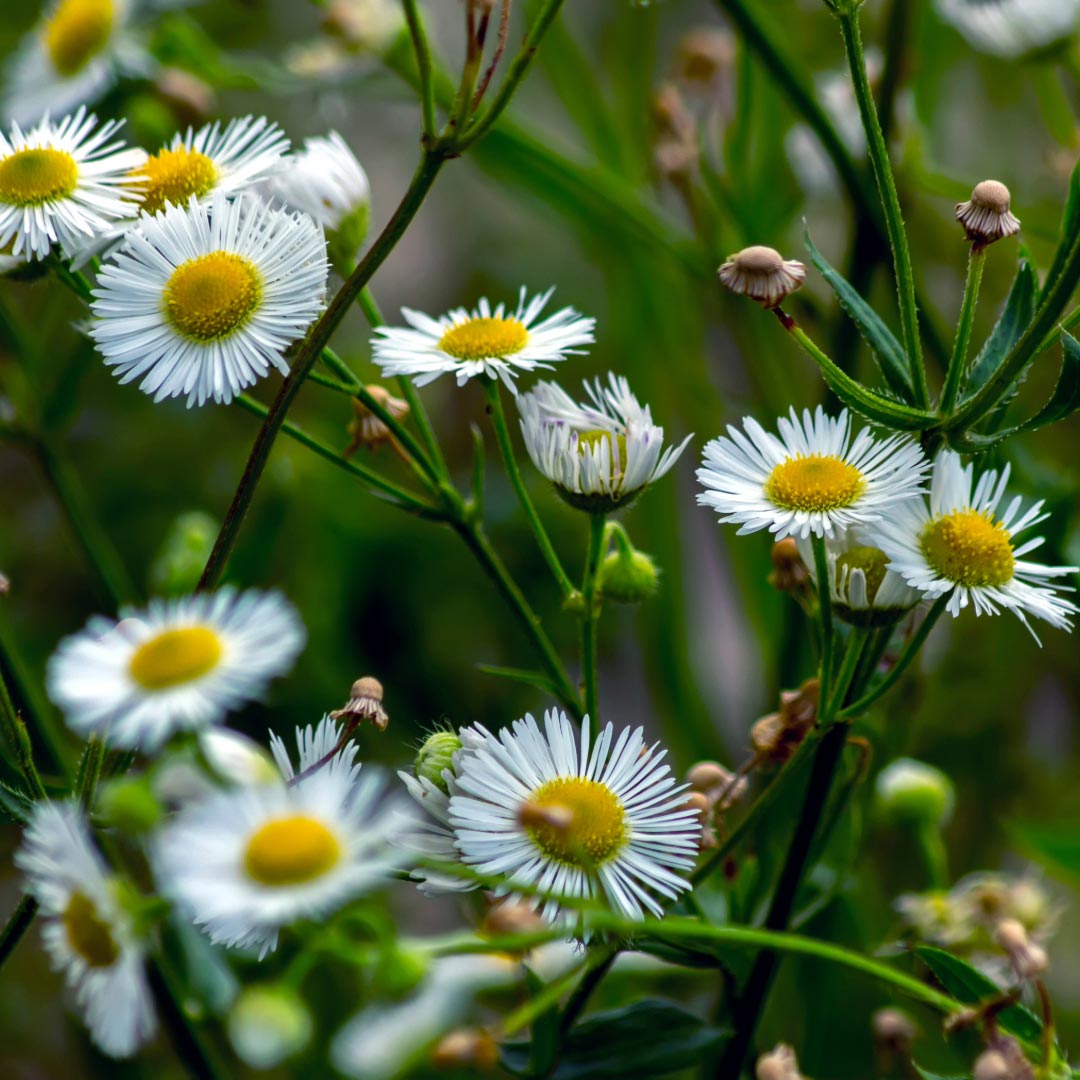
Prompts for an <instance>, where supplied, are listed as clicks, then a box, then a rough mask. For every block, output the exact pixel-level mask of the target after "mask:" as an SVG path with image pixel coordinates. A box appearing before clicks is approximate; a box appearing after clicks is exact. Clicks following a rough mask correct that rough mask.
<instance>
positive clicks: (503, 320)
mask: <svg viewBox="0 0 1080 1080" xmlns="http://www.w3.org/2000/svg"><path fill="white" fill-rule="evenodd" d="M553 292H554V289H549V290H548V291H547V292H546V293H540V294H538V295H536V296H534V297H532V298H531V299H529V298H528V297H527V294H526V291H525V289H524V287H522V290H521V295H520V297H519V299H518V306H517V308H516V309H508V308H507V307H506V305H504V304H498V305H496V306H495V307H492V306H491V304H490V303H489V302H488V300H487V299H486V298H484V299H482V300H481V301H480V303H479V304H478V305H477V306H476V308H475V309H474V310H472V311H468V310H466V309H465V308H455V309H454V310H453V311H451V312H448V313H447V314H446V315H441V316H440V317H439V318H438V319H433V318H431V317H430V316H428V315H424V314H423V313H422V312H419V311H413V310H412V309H410V308H403V309H402V312H401V314H402V315H403V316H404V318H405V321H406V322H407V323H408V324H409V328H408V329H406V328H405V327H397V326H381V327H379V328H378V330H376V335H377V336H376V338H375V342H374V355H373V359H374V361H375V363H376V364H378V366H379V367H380V368H381V369H382V372H383V374H384V375H404V376H406V377H407V378H410V379H412V380H413V382H414V383H416V385H417V386H426V385H427V384H428V383H430V382H434V381H435V380H436V379H437V378H439V376H440V375H453V376H454V378H455V379H456V380H457V384H458V386H464V385H465V383H467V382H468V381H469V380H470V379H475V378H477V377H478V376H484V377H487V378H489V379H496V378H497V379H501V380H502V381H503V383H505V385H506V386H507V388H508V389H509V390H510V391H511V392H512V393H516V392H517V387H516V384H515V383H514V380H515V379H516V378H517V376H518V375H519V374H520V373H521V372H522V371H535V370H537V369H538V368H550V367H551V365H552V364H553V363H556V362H558V361H560V360H565V359H566V357H567V356H571V355H574V354H577V353H581V352H584V349H583V348H582V346H584V345H591V344H592V342H593V340H594V339H593V328H594V326H595V325H596V320H595V319H589V318H584V317H583V316H581V315H579V314H578V313H577V312H576V311H575V310H574V309H573V308H570V307H566V308H562V309H561V310H560V311H557V312H555V314H554V315H549V316H547V318H543V319H542V318H541V315H542V314H543V311H544V308H545V307H546V306H547V303H548V301H549V300H550V299H551V294H552V293H553Z"/></svg>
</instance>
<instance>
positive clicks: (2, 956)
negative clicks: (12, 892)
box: [0, 896, 38, 968]
mask: <svg viewBox="0 0 1080 1080" xmlns="http://www.w3.org/2000/svg"><path fill="white" fill-rule="evenodd" d="M37 913H38V902H37V901H36V900H35V899H34V898H33V897H32V896H24V897H23V898H22V899H21V900H20V901H19V902H18V903H17V904H16V905H15V910H14V911H13V912H12V913H11V915H10V916H9V918H8V921H7V922H6V923H4V928H3V929H2V930H0V968H2V967H3V966H4V965H5V964H6V963H7V962H8V960H9V959H10V958H11V954H12V953H13V952H14V951H15V947H16V946H17V945H18V944H19V942H20V941H22V939H23V935H24V934H25V933H26V931H27V930H29V929H30V926H31V924H32V923H33V921H34V919H35V917H36V916H37Z"/></svg>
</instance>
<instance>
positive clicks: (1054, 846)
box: [1009, 821, 1080, 885]
mask: <svg viewBox="0 0 1080 1080" xmlns="http://www.w3.org/2000/svg"><path fill="white" fill-rule="evenodd" d="M1009 833H1010V835H1011V836H1012V837H1013V839H1014V840H1015V842H1016V844H1017V846H1018V847H1020V848H1021V850H1022V851H1024V852H1025V853H1026V854H1027V855H1029V856H1030V857H1031V858H1032V859H1034V860H1035V861H1036V862H1037V863H1039V865H1040V866H1043V867H1045V869H1046V870H1048V871H1049V872H1050V873H1052V874H1055V875H1057V876H1059V877H1063V878H1065V879H1066V880H1067V881H1069V882H1072V883H1073V884H1077V885H1080V822H1076V821H1069V822H1059V823H1057V824H1054V825H1035V824H1025V823H1020V824H1014V825H1011V826H1010V827H1009Z"/></svg>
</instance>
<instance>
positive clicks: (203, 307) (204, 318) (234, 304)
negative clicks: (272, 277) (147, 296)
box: [163, 251, 262, 341]
mask: <svg viewBox="0 0 1080 1080" xmlns="http://www.w3.org/2000/svg"><path fill="white" fill-rule="evenodd" d="M260 300H262V278H261V277H260V276H259V271H258V270H257V269H256V267H255V264H254V263H252V262H251V261H250V260H249V259H245V258H244V257H243V256H241V255H234V254H233V253H232V252H229V251H212V252H211V253H210V254H209V255H200V256H199V257H198V258H195V259H189V260H188V261H187V262H186V263H182V264H181V265H180V266H178V267H177V268H176V269H175V270H174V271H173V272H172V277H170V278H169V280H168V283H167V284H166V286H165V292H164V296H163V303H164V307H165V314H166V315H167V316H168V318H169V321H170V322H171V323H172V324H173V326H175V327H176V329H177V330H179V331H180V333H181V334H183V335H184V336H185V337H189V338H194V339H195V340H196V341H214V340H216V339H218V338H224V337H228V336H229V335H230V334H234V333H235V332H236V331H237V330H239V329H241V328H242V327H243V326H244V325H245V324H246V323H247V321H248V320H249V319H250V318H251V316H252V315H254V314H255V311H256V309H257V308H258V306H259V302H260Z"/></svg>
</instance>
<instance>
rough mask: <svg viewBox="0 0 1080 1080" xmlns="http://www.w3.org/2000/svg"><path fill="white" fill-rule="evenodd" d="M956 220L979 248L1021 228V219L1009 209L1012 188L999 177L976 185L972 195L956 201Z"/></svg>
mask: <svg viewBox="0 0 1080 1080" xmlns="http://www.w3.org/2000/svg"><path fill="white" fill-rule="evenodd" d="M956 220H957V221H959V222H960V224H961V225H963V226H964V232H965V233H966V234H967V238H968V239H969V240H970V241H971V243H972V245H973V246H974V249H975V250H976V251H979V250H981V249H982V248H984V247H986V246H987V245H989V244H992V243H994V241H995V240H1001V239H1002V238H1003V237H1006V236H1013V235H1015V234H1016V233H1017V232H1019V231H1020V219H1019V218H1018V217H1016V216H1015V215H1014V214H1013V213H1012V212H1011V211H1010V210H1009V189H1008V188H1007V187H1006V186H1005V185H1004V184H1003V183H1001V181H1000V180H983V181H982V182H981V183H979V184H976V185H975V189H974V191H972V193H971V198H970V199H968V201H967V202H962V203H957V204H956Z"/></svg>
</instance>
